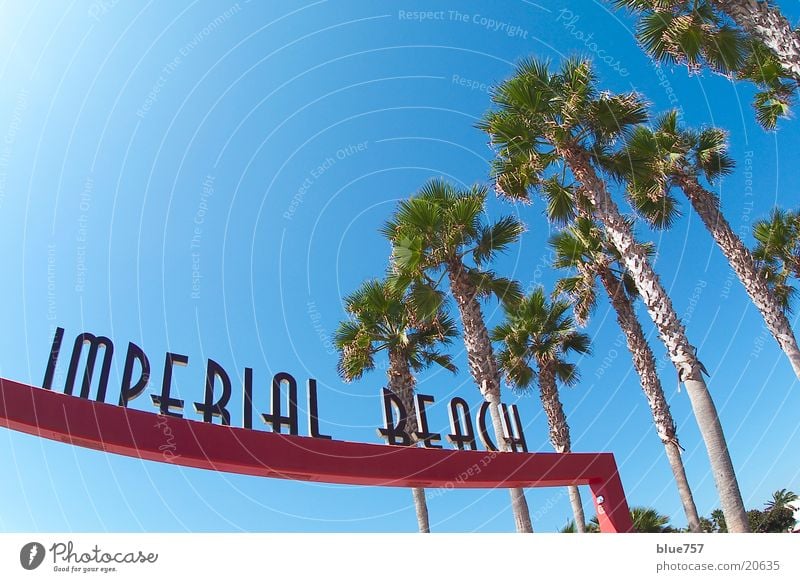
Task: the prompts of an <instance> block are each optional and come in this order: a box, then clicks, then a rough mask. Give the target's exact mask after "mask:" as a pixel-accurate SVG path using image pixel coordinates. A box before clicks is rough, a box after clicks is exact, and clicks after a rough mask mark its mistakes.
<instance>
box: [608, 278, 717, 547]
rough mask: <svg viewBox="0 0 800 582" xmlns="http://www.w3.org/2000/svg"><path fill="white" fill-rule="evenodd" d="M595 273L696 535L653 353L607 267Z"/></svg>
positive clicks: (690, 500)
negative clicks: (636, 375) (608, 302)
mask: <svg viewBox="0 0 800 582" xmlns="http://www.w3.org/2000/svg"><path fill="white" fill-rule="evenodd" d="M597 271H598V275H599V277H600V282H601V283H602V284H603V287H604V288H605V290H606V293H607V294H608V296H609V298H610V299H611V305H612V307H613V308H614V311H615V312H616V314H617V322H618V323H619V327H620V328H621V329H622V332H623V333H624V334H625V339H626V341H627V344H628V350H629V351H630V352H631V357H632V359H633V367H634V368H635V369H636V372H637V373H638V374H639V380H640V382H641V385H642V390H643V391H644V394H645V396H646V397H647V404H648V405H649V406H650V412H651V414H652V415H653V424H654V425H655V427H656V432H657V433H658V438H660V439H661V442H662V443H664V450H665V451H666V453H667V460H669V466H670V468H671V469H672V475H673V476H674V478H675V483H676V485H677V486H678V495H679V496H680V499H681V504H682V505H683V511H684V513H685V514H686V520H687V522H688V524H689V531H693V532H697V533H699V532H700V531H701V530H700V516H699V515H698V513H697V506H696V505H695V502H694V496H693V495H692V490H691V488H690V487H689V481H688V479H687V478H686V469H685V468H684V466H683V459H682V458H681V450H680V445H679V443H678V435H677V433H676V429H675V420H674V419H673V418H672V413H671V412H670V411H669V404H667V397H666V396H665V395H664V390H663V389H662V387H661V380H659V379H658V373H657V372H656V359H655V356H653V351H652V350H651V349H650V345H649V344H648V343H647V339H646V337H645V335H644V330H643V329H642V325H641V324H640V323H639V318H638V317H637V316H636V311H635V310H634V308H633V303H632V302H631V300H630V298H629V297H628V296H627V295H626V294H625V291H624V289H623V286H622V281H620V280H619V279H618V278H617V277H616V275H614V273H612V272H611V269H610V268H609V267H608V265H605V264H603V265H598V269H597Z"/></svg>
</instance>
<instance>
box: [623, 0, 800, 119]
mask: <svg viewBox="0 0 800 582" xmlns="http://www.w3.org/2000/svg"><path fill="white" fill-rule="evenodd" d="M612 3H613V4H614V5H615V6H616V7H618V8H627V9H629V10H630V11H631V12H633V13H634V14H635V15H636V16H637V17H638V22H637V26H636V33H637V34H636V36H637V38H638V39H639V42H640V43H641V44H642V46H643V47H644V49H645V50H646V51H647V53H648V54H649V55H650V56H651V57H652V58H654V59H655V60H657V61H661V62H667V63H675V62H682V63H685V64H686V65H687V66H688V67H689V69H690V70H692V71H695V70H697V69H699V68H701V67H703V66H706V67H708V68H710V69H711V70H712V71H715V72H718V73H722V74H724V75H726V76H734V77H735V78H738V79H746V80H749V81H752V82H754V83H755V84H756V85H757V86H758V87H759V89H760V91H759V92H757V93H756V94H755V97H754V101H753V106H754V108H755V111H756V118H757V119H758V121H759V123H761V125H762V126H764V127H765V128H767V129H772V128H774V127H775V125H776V123H777V120H778V118H779V117H786V116H787V115H788V112H789V107H790V106H791V105H792V104H793V103H794V101H795V100H796V97H797V88H798V85H800V34H798V32H797V31H796V30H794V29H793V28H792V27H791V25H790V24H789V22H788V21H787V20H786V18H785V17H784V16H783V15H782V14H781V12H780V10H778V8H777V6H776V5H775V4H774V2H772V1H771V0H767V1H762V0H758V1H756V0H672V1H668V2H664V1H662V0H612Z"/></svg>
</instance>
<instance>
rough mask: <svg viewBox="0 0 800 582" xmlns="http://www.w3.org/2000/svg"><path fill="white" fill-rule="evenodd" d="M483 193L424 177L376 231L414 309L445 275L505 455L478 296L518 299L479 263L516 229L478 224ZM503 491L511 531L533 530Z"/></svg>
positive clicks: (428, 303) (436, 300)
mask: <svg viewBox="0 0 800 582" xmlns="http://www.w3.org/2000/svg"><path fill="white" fill-rule="evenodd" d="M486 194H487V190H486V188H483V187H479V186H474V187H472V188H469V189H466V190H458V189H456V188H455V187H453V186H452V185H451V184H448V183H447V182H445V181H443V180H440V179H435V180H431V181H430V182H428V183H427V184H425V186H423V187H422V189H421V190H420V191H419V193H418V194H416V195H415V196H413V197H412V198H410V199H408V200H403V201H401V202H400V203H399V204H398V207H397V211H396V212H395V214H394V216H393V217H392V218H391V219H390V220H389V221H388V222H387V223H386V225H385V226H384V228H383V233H384V235H385V236H386V237H387V238H388V239H389V240H390V241H391V243H392V249H393V250H392V254H393V258H394V264H395V265H396V273H395V274H394V280H395V282H396V284H397V285H399V286H400V287H408V286H410V288H411V294H410V297H409V300H410V302H411V303H412V304H413V305H415V309H416V310H417V311H418V312H421V313H428V312H431V311H434V310H436V309H437V308H438V306H439V305H441V302H442V301H443V293H442V291H441V289H440V285H441V282H442V280H443V279H444V277H445V276H446V277H447V278H448V279H449V283H450V292H451V294H452V295H453V297H454V298H455V301H456V305H457V306H458V311H459V314H460V316H461V324H462V326H463V330H464V344H465V346H466V350H467V359H468V361H469V369H470V373H471V374H472V378H473V379H474V381H475V383H476V384H477V386H478V387H479V389H480V391H481V394H482V396H483V398H484V400H485V401H486V402H488V403H489V412H490V414H491V418H492V427H493V430H494V436H495V442H497V446H498V448H500V450H507V449H508V445H507V443H506V442H505V438H504V433H503V425H502V421H501V418H500V410H499V406H500V373H499V372H498V369H497V363H496V361H495V357H494V351H493V349H492V343H491V340H490V338H489V332H488V330H487V328H486V322H485V320H484V317H483V313H482V311H481V306H480V302H479V299H481V298H482V297H487V296H489V295H495V296H497V297H499V298H500V299H501V300H502V301H507V302H514V301H516V300H518V299H519V297H520V296H521V295H522V294H521V292H520V290H519V285H518V284H517V283H516V282H514V281H510V280H508V279H506V278H503V277H499V276H497V275H496V274H495V273H493V272H492V271H490V270H487V269H486V268H485V266H486V265H489V264H490V263H491V260H492V258H493V257H494V256H495V255H496V254H497V253H500V252H503V251H504V250H505V249H507V248H508V246H509V245H511V244H512V243H514V242H515V241H517V240H518V238H519V236H520V234H521V233H522V230H523V227H522V224H521V223H520V222H519V221H517V220H516V219H515V218H514V217H511V216H506V217H503V218H501V219H499V220H497V221H495V222H493V223H491V224H487V223H486V222H484V220H483V219H482V215H483V213H484V205H485V201H486ZM469 259H471V261H470V263H471V264H470V263H468V262H467V260H469ZM510 493H511V505H512V509H513V511H514V519H515V522H516V528H517V531H519V532H531V531H533V528H532V525H531V519H530V513H529V511H528V504H527V501H526V500H525V495H524V492H523V490H522V489H511V490H510Z"/></svg>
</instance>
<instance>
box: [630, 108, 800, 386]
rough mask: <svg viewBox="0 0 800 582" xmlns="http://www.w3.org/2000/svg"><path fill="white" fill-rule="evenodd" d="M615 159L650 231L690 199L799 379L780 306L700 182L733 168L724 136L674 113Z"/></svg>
mask: <svg viewBox="0 0 800 582" xmlns="http://www.w3.org/2000/svg"><path fill="white" fill-rule="evenodd" d="M615 158H616V160H615V164H614V165H615V167H614V170H615V171H616V172H617V173H618V174H619V176H620V177H621V178H622V179H624V180H625V182H626V183H627V191H628V194H629V198H630V199H631V202H632V204H633V206H634V207H635V208H636V209H637V210H638V211H639V214H640V215H642V216H644V218H645V219H647V220H648V221H649V222H650V223H651V224H652V225H654V226H657V227H669V226H670V223H671V222H672V218H673V217H674V216H675V214H676V205H677V202H676V200H675V198H674V197H673V192H674V190H680V191H682V192H683V193H684V194H685V195H686V198H688V199H689V202H690V204H691V205H692V208H694V210H695V212H697V214H698V215H699V216H700V219H701V220H702V221H703V224H704V225H705V227H706V228H707V229H708V231H709V232H710V233H711V235H712V237H713V238H714V241H715V242H716V243H717V246H719V248H720V249H721V250H722V253H723V254H724V255H725V257H726V258H727V259H728V262H729V263H730V264H731V267H733V270H734V272H735V273H736V275H737V276H738V277H739V280H740V281H741V282H742V284H743V285H744V288H745V290H746V291H747V294H748V295H749V296H750V299H751V300H752V301H753V303H754V304H755V306H756V307H757V308H758V310H759V311H760V312H761V315H762V317H763V318H764V322H765V323H766V325H767V328H768V329H769V330H770V332H771V333H772V335H773V337H774V338H775V339H776V340H777V342H778V345H779V346H780V347H781V349H782V350H783V351H784V353H785V354H786V356H787V357H788V358H789V362H790V363H791V365H792V369H793V370H794V373H795V375H796V376H797V377H798V378H800V349H798V345H797V339H796V338H795V336H794V332H793V331H792V328H791V325H790V323H789V319H788V318H787V317H786V313H785V312H784V309H783V305H782V304H781V301H780V300H779V299H778V298H777V297H776V296H775V295H774V294H773V293H772V292H771V290H770V288H769V286H768V285H767V282H766V281H765V279H764V277H763V276H761V275H760V274H759V270H758V267H757V266H756V261H755V259H754V258H753V255H752V254H751V253H750V251H749V250H748V248H747V247H746V246H745V245H744V243H743V242H742V240H741V239H740V238H739V237H738V236H737V235H736V233H735V232H734V231H733V229H732V228H731V226H730V224H728V221H727V220H726V219H725V216H724V215H723V214H722V211H721V210H720V201H719V199H718V198H717V196H716V194H714V193H713V192H711V191H709V190H708V189H706V188H705V187H703V185H702V184H701V183H700V177H701V176H703V177H705V179H706V180H708V181H709V182H712V181H713V180H714V179H715V178H717V177H719V176H721V175H724V174H727V173H729V172H730V171H731V169H732V168H733V161H732V160H731V159H730V158H729V157H728V154H727V146H726V143H725V133H724V132H723V131H721V130H719V129H716V128H706V129H703V130H702V131H692V130H688V129H684V128H681V127H680V126H679V123H678V114H677V112H675V111H671V112H669V113H667V114H665V115H663V116H661V117H660V118H659V119H658V120H657V122H656V124H655V127H654V128H653V129H650V128H648V127H645V126H644V125H641V126H638V127H636V128H634V129H633V130H632V132H631V134H630V135H629V136H628V137H627V139H626V142H625V147H624V148H623V149H622V150H621V151H620V152H619V153H618V155H617V156H615Z"/></svg>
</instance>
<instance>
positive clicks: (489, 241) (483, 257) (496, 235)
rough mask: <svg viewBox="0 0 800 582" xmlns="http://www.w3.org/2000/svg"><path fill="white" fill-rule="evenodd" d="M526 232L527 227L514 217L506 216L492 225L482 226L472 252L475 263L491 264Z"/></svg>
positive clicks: (479, 228)
mask: <svg viewBox="0 0 800 582" xmlns="http://www.w3.org/2000/svg"><path fill="white" fill-rule="evenodd" d="M524 231H525V225H524V224H523V223H522V222H521V221H520V220H519V219H518V218H516V217H514V216H504V217H502V218H500V219H499V220H497V221H495V222H493V223H492V224H488V225H480V226H479V227H478V233H477V234H478V236H477V244H476V246H475V250H474V251H473V252H472V255H473V259H474V260H475V263H477V264H478V265H480V264H483V263H488V262H490V261H491V260H492V258H494V256H495V255H497V254H498V253H502V252H504V251H505V250H506V249H508V247H509V246H510V245H511V244H513V243H515V242H517V241H518V240H519V237H520V236H521V235H522V233H523V232H524Z"/></svg>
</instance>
